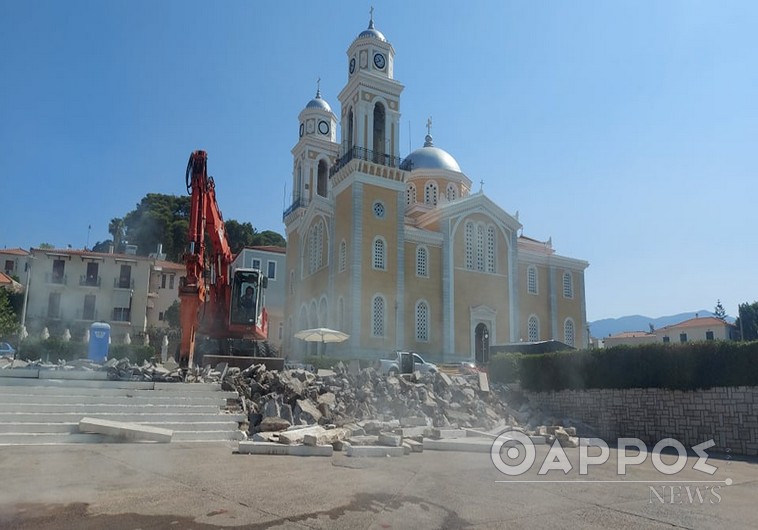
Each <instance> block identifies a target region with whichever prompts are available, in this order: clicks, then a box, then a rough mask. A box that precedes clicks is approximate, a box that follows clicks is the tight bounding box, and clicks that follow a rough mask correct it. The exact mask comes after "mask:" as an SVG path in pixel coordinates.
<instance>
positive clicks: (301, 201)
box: [282, 197, 308, 219]
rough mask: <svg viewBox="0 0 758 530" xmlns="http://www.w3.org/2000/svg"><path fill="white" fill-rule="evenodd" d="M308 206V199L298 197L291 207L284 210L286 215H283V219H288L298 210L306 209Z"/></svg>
mask: <svg viewBox="0 0 758 530" xmlns="http://www.w3.org/2000/svg"><path fill="white" fill-rule="evenodd" d="M306 206H308V199H306V198H305V197H298V198H297V199H295V200H294V201H292V204H290V207H289V208H287V209H286V210H284V213H283V214H282V219H286V218H287V216H288V215H289V214H291V213H292V212H294V211H295V210H297V209H298V208H305V207H306Z"/></svg>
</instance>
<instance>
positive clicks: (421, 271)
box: [416, 246, 429, 278]
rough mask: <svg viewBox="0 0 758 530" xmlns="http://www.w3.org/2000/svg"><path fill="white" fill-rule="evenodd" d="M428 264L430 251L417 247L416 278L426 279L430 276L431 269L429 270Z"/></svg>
mask: <svg viewBox="0 0 758 530" xmlns="http://www.w3.org/2000/svg"><path fill="white" fill-rule="evenodd" d="M427 262H428V250H427V248H426V247H424V246H418V247H416V276H421V277H423V278H426V277H427V276H429V269H428V268H427Z"/></svg>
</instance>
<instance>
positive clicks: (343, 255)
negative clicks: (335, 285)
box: [339, 239, 347, 272]
mask: <svg viewBox="0 0 758 530" xmlns="http://www.w3.org/2000/svg"><path fill="white" fill-rule="evenodd" d="M339 264H340V272H345V269H346V268H347V243H345V240H344V239H343V240H342V241H340V256H339Z"/></svg>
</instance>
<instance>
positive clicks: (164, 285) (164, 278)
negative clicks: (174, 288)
mask: <svg viewBox="0 0 758 530" xmlns="http://www.w3.org/2000/svg"><path fill="white" fill-rule="evenodd" d="M167 276H168V274H161V289H165V288H166V277H167Z"/></svg>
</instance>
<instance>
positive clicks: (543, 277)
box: [518, 263, 553, 340]
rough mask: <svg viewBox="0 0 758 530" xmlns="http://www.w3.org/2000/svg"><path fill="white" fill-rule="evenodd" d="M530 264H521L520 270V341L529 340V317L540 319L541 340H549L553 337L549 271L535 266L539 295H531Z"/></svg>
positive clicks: (543, 267)
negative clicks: (529, 281)
mask: <svg viewBox="0 0 758 530" xmlns="http://www.w3.org/2000/svg"><path fill="white" fill-rule="evenodd" d="M529 265H530V264H529V263H520V264H519V268H518V278H519V294H520V300H519V306H520V312H521V318H520V319H519V333H518V338H519V339H520V340H528V339H529V316H530V315H536V316H537V318H538V319H539V323H540V327H539V340H548V339H551V338H553V337H551V336H550V335H551V320H550V290H549V288H548V286H549V281H548V277H549V270H548V268H547V267H545V266H541V265H535V267H536V269H537V294H531V293H529V291H528V280H527V269H528V267H529Z"/></svg>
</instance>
